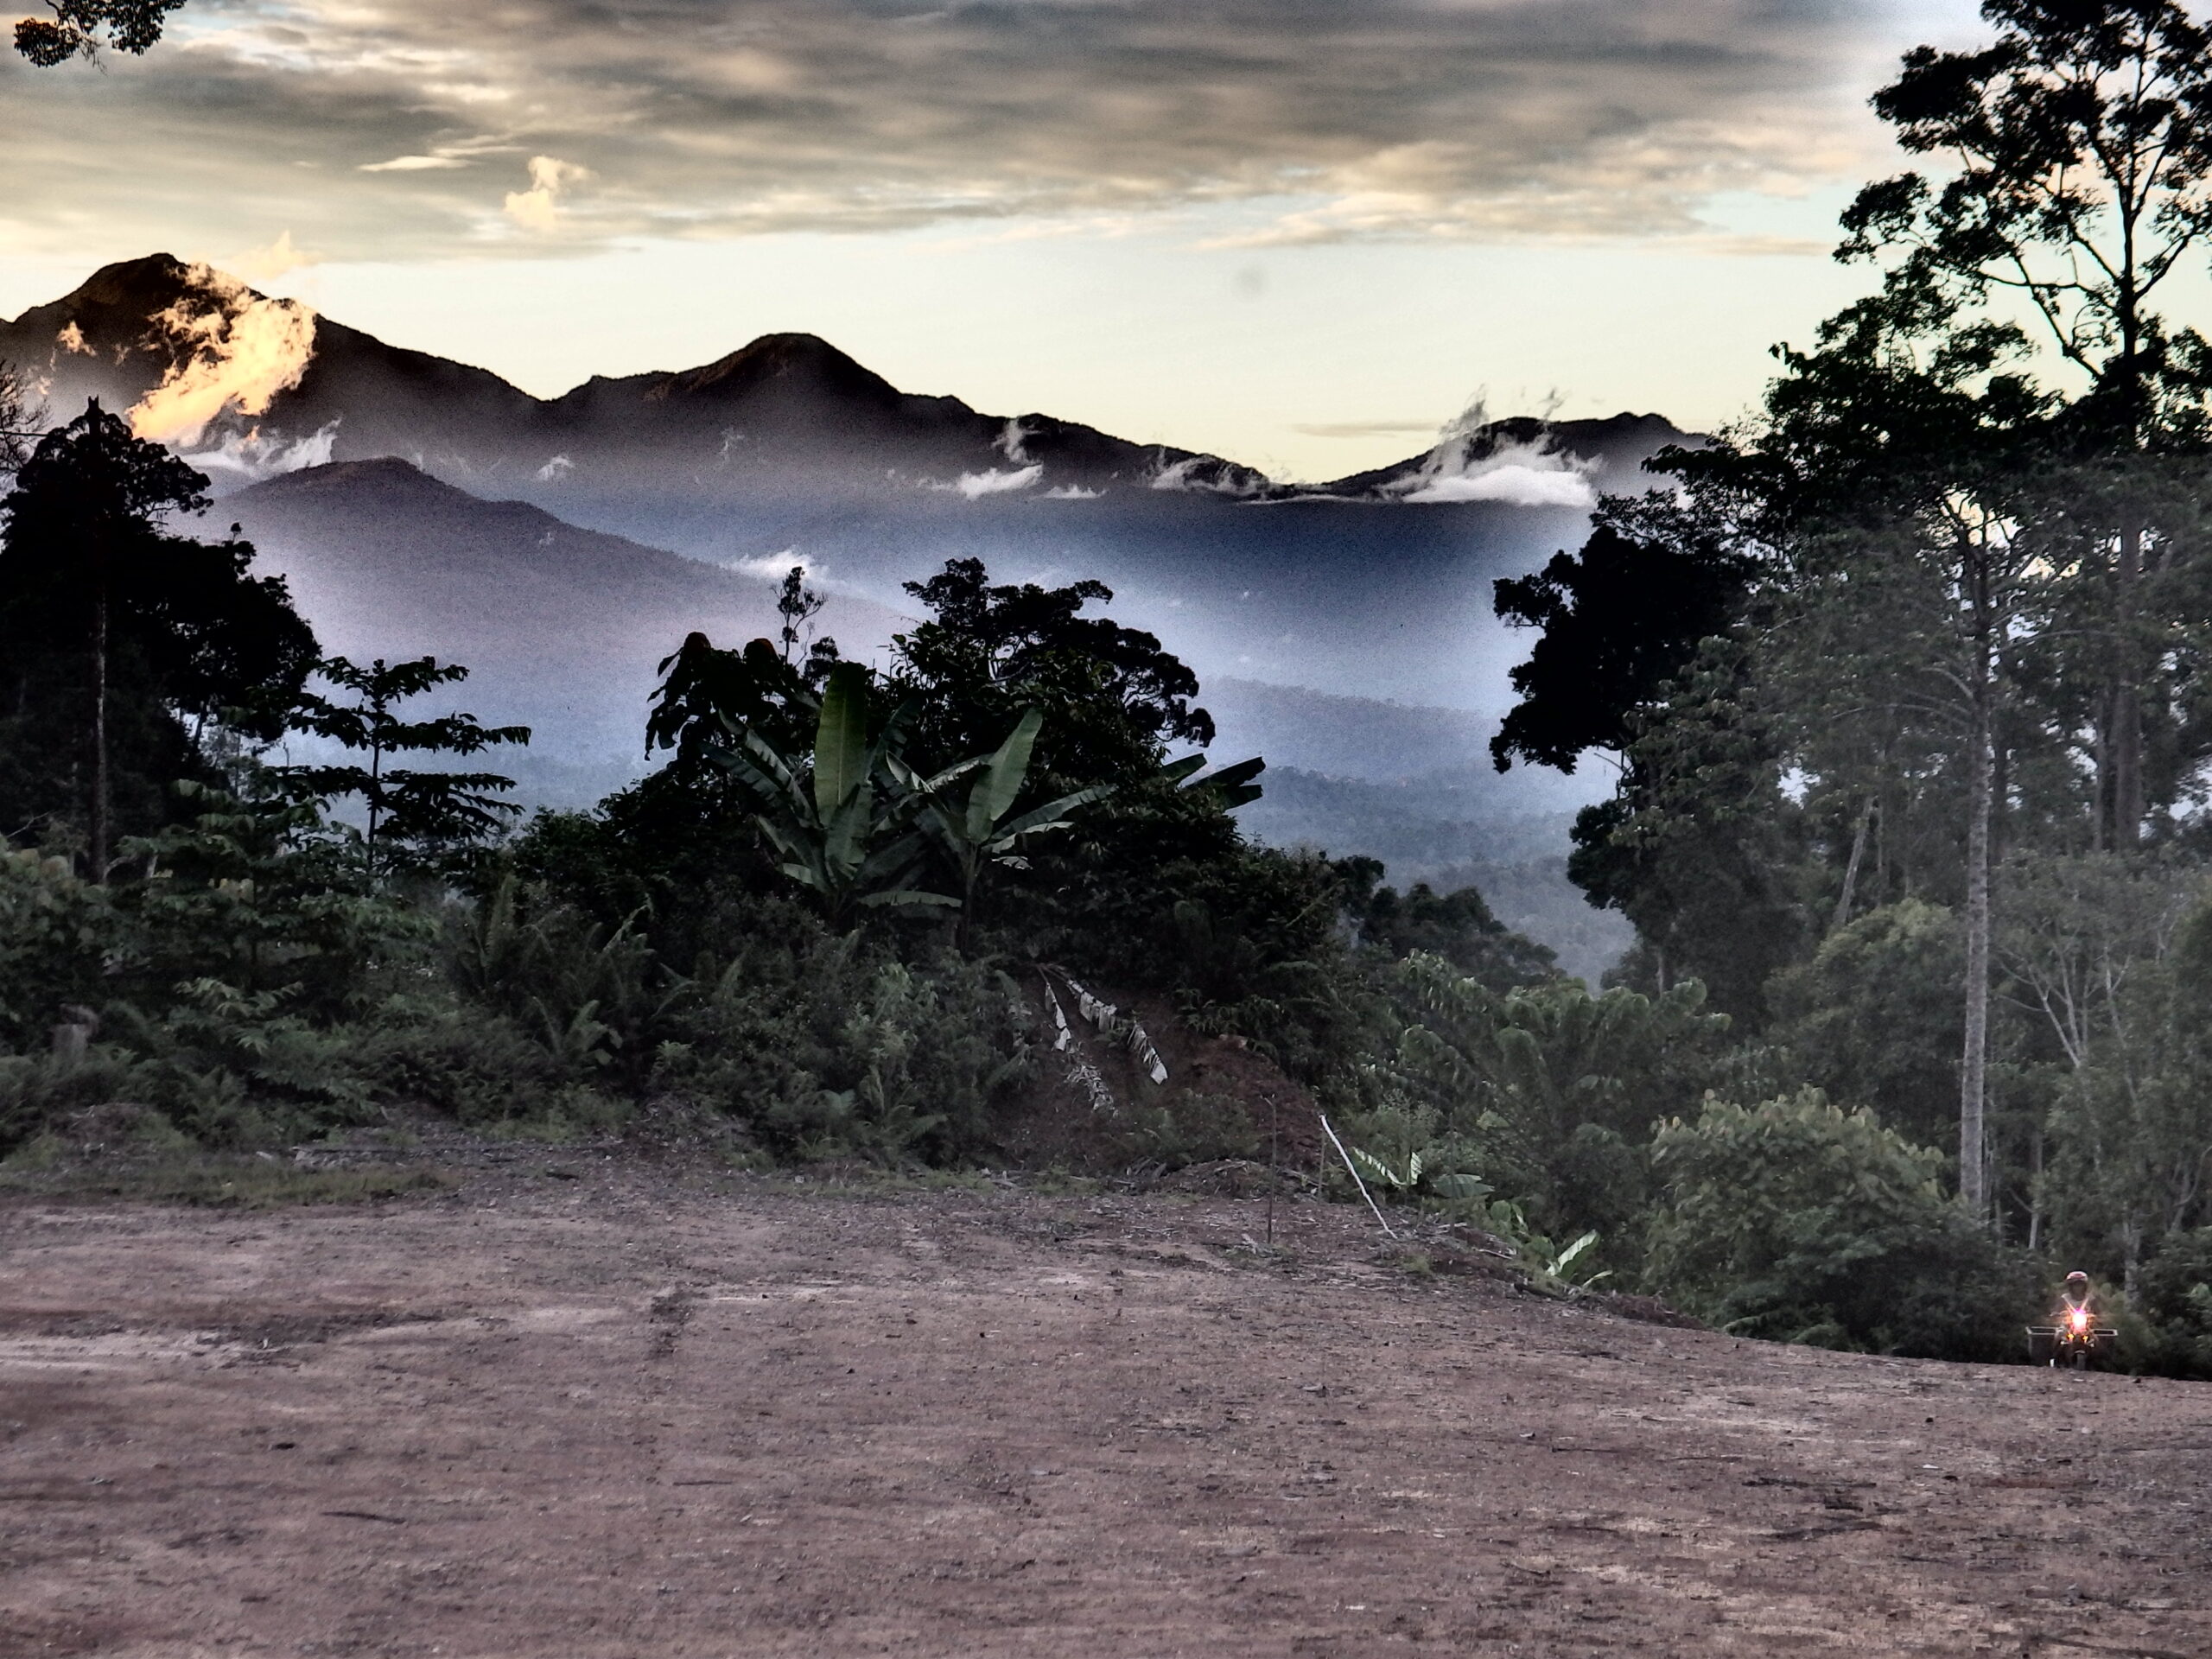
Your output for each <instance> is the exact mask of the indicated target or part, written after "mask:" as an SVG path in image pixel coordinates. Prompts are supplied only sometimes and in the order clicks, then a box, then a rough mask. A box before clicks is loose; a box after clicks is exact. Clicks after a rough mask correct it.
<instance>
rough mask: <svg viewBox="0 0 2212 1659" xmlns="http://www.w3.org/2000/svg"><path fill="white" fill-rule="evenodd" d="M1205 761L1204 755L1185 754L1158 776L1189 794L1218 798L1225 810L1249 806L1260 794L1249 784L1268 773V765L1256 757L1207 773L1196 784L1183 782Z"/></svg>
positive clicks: (1162, 769) (1202, 767)
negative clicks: (1226, 808) (1205, 794)
mask: <svg viewBox="0 0 2212 1659" xmlns="http://www.w3.org/2000/svg"><path fill="white" fill-rule="evenodd" d="M1205 764H1206V758H1205V756H1204V755H1203V754H1186V755H1185V756H1184V757H1183V758H1182V759H1181V760H1171V761H1169V762H1168V763H1167V764H1166V766H1162V767H1161V768H1160V776H1161V777H1162V778H1164V779H1166V780H1167V781H1168V782H1169V783H1171V784H1176V785H1180V786H1181V787H1182V788H1183V789H1185V790H1186V791H1190V792H1191V793H1192V794H1198V793H1201V792H1203V793H1207V794H1211V795H1216V796H1218V797H1219V798H1220V800H1221V804H1222V805H1223V806H1224V807H1235V806H1248V805H1249V804H1251V803H1252V802H1254V801H1256V800H1258V799H1259V798H1260V797H1261V795H1262V793H1263V791H1262V789H1261V786H1260V785H1257V784H1255V783H1254V782H1253V781H1252V780H1253V779H1255V778H1257V777H1258V776H1259V775H1260V774H1261V773H1262V772H1265V771H1266V770H1267V769H1268V763H1267V762H1266V761H1265V760H1262V759H1261V758H1260V757H1259V756H1258V755H1256V754H1255V755H1254V756H1253V757H1252V758H1251V759H1250V760H1238V761H1236V762H1235V763H1233V764H1232V765H1230V766H1223V767H1220V768H1219V769H1217V770H1216V771H1213V772H1207V773H1206V775H1205V777H1203V778H1201V779H1198V782H1196V783H1194V784H1193V783H1185V782H1184V779H1187V778H1189V777H1190V776H1192V773H1194V772H1199V771H1201V770H1203V769H1204V767H1205Z"/></svg>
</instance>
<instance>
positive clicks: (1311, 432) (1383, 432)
mask: <svg viewBox="0 0 2212 1659" xmlns="http://www.w3.org/2000/svg"><path fill="white" fill-rule="evenodd" d="M1291 430H1292V431H1294V432H1296V433H1299V434H1300V435H1302V436H1305V437H1309V438H1395V437H1398V436H1400V435H1403V434H1407V433H1414V432H1419V433H1424V434H1426V433H1430V432H1433V431H1435V430H1436V423H1435V422H1434V421H1308V422H1301V423H1294V424H1293V425H1292V427H1291Z"/></svg>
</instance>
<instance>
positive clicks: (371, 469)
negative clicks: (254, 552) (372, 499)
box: [253, 455, 480, 505]
mask: <svg viewBox="0 0 2212 1659" xmlns="http://www.w3.org/2000/svg"><path fill="white" fill-rule="evenodd" d="M253 489H254V492H255V493H257V494H259V495H264V496H267V497H270V499H282V498H284V497H287V496H302V495H315V494H327V493H331V492H333V491H337V492H342V493H345V494H346V495H348V496H359V495H362V494H375V495H379V496H382V497H385V498H386V499H401V498H405V499H414V500H417V501H424V502H432V501H441V502H463V501H466V502H468V503H470V504H472V505H480V502H479V499H478V498H477V497H475V496H473V495H471V494H469V493H468V492H467V491H466V490H463V489H457V488H455V487H454V486H453V485H451V484H448V483H445V482H443V481H442V480H438V479H435V478H433V477H431V476H430V475H429V474H428V473H426V472H424V471H423V469H422V468H421V467H417V466H416V464H415V463H414V462H413V461H407V460H404V459H403V458H402V457H400V456H398V455H378V456H376V457H374V458H373V459H372V460H368V461H329V462H327V463H325V464H324V465H322V466H320V467H301V468H300V469H299V470H298V471H297V472H291V473H280V474H277V476H275V477H274V478H270V479H265V480H263V481H262V482H260V483H258V484H257V485H255V486H253Z"/></svg>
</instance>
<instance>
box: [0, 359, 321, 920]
mask: <svg viewBox="0 0 2212 1659" xmlns="http://www.w3.org/2000/svg"><path fill="white" fill-rule="evenodd" d="M206 483H207V480H206V479H204V478H202V477H201V476H200V474H198V473H196V472H194V471H193V470H192V468H191V467H187V466H186V465H185V464H184V463H183V462H181V461H178V460H177V459H176V458H175V456H173V455H171V454H169V453H168V451H167V450H166V449H164V448H162V447H161V446H160V445H158V444H154V443H148V442H144V441H143V440H141V439H138V438H136V437H134V436H132V435H131V433H130V428H129V427H127V426H126V425H125V424H124V423H123V422H122V421H121V420H119V419H118V418H117V417H116V416H112V415H111V414H108V413H107V412H106V411H105V410H102V409H101V408H100V406H99V404H98V403H97V402H94V403H92V404H88V405H87V406H86V410H85V412H84V414H82V415H81V416H79V417H78V418H77V419H76V420H74V421H73V422H71V423H69V424H68V425H67V426H66V427H63V428H60V429H58V430H56V431H54V432H50V433H48V435H46V436H45V437H43V438H42V439H41V440H40V442H39V443H38V446H37V448H35V450H34V451H33V452H32V454H31V456H30V459H29V461H25V462H24V463H23V466H22V469H21V470H20V471H19V472H18V473H17V474H16V482H15V487H14V488H13V489H12V490H11V491H10V493H8V495H7V496H6V498H5V499H0V512H5V513H6V514H7V525H6V529H5V531H4V533H0V663H4V664H6V670H5V680H4V683H0V818H4V820H5V823H6V828H7V829H8V831H9V832H10V833H14V834H21V833H22V831H23V829H25V828H26V827H28V826H31V825H35V824H37V823H41V822H42V823H47V824H48V825H54V824H58V823H74V824H76V825H78V826H79V827H80V828H81V829H82V831H83V833H84V834H85V836H86V843H87V846H88V850H89V854H90V869H91V873H92V876H93V878H94V879H95V880H105V876H106V872H107V868H108V865H109V861H110V852H111V847H112V845H113V839H114V829H115V823H116V820H117V818H118V792H121V793H122V794H123V795H124V796H126V797H127V798H126V799H124V801H123V802H122V804H121V806H122V810H121V812H120V817H121V819H122V821H123V822H124V824H125V825H126V826H127V827H132V828H141V829H151V828H153V827H155V826H156V825H157V824H158V823H161V822H162V815H163V814H164V812H165V811H166V809H167V804H168V803H167V801H166V799H165V794H166V791H167V789H168V785H170V784H172V783H174V782H175V781H176V780H178V779H181V778H186V777H190V776H193V775H195V774H196V773H199V772H204V771H205V770H206V768H207V762H206V759H205V755H204V753H203V745H202V740H203V738H204V737H205V736H206V735H207V734H208V732H209V731H210V729H211V728H227V729H229V730H232V731H234V732H237V733H238V734H243V735H244V736H245V737H247V738H250V739H253V740H258V741H268V740H271V739H274V738H275V737H277V735H279V734H281V733H282V732H283V728H284V725H285V721H286V717H287V715H288V714H289V710H290V708H291V706H292V703H293V702H294V700H295V699H296V697H297V696H298V695H299V691H300V688H301V686H302V683H303V682H304V680H305V679H306V677H307V675H308V671H309V670H310V669H311V668H312V667H313V665H314V664H315V658H316V654H317V653H316V651H315V635H314V633H313V632H311V631H310V630H309V629H308V625H307V624H306V623H305V622H304V621H302V620H301V619H300V617H299V616H298V614H297V613H295V612H294V611H293V609H292V607H291V601H290V597H289V594H287V592H286V590H285V587H284V583H283V581H282V580H281V579H280V578H277V577H263V578H259V579H256V578H254V577H252V576H250V575H248V574H247V571H248V568H249V567H250V566H251V563H252V560H253V549H252V547H251V545H250V544H249V543H246V542H244V541H242V540H240V539H238V536H237V533H236V526H232V536H231V537H230V539H228V540H226V541H223V542H219V543H203V542H198V541H194V540H191V539H189V538H188V537H181V536H176V535H172V534H170V533H169V532H168V530H167V529H166V528H165V525H166V523H167V520H168V518H169V516H170V515H172V514H174V513H177V512H200V511H202V510H203V509H204V508H205V507H206V505H207V496H206V494H205V493H204V486H205V485H206Z"/></svg>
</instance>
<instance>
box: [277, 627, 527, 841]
mask: <svg viewBox="0 0 2212 1659" xmlns="http://www.w3.org/2000/svg"><path fill="white" fill-rule="evenodd" d="M318 672H319V673H321V676H322V677H323V678H325V679H327V680H328V681H329V682H330V683H332V684H334V685H336V686H339V687H341V688H343V689H344V690H347V691H351V692H353V694H354V695H353V701H352V702H332V701H330V700H329V699H328V698H326V697H321V696H306V697H303V698H302V699H301V702H300V707H299V710H298V712H297V713H296V715H294V721H293V723H294V724H295V725H296V727H297V728H299V729H300V730H302V731H307V732H312V733H314V734H315V735H316V736H318V737H326V738H329V739H331V740H332V741H334V742H337V743H340V744H343V745H344V746H345V747H346V748H348V749H351V750H353V752H354V753H359V754H365V755H366V756H367V757H368V764H367V765H366V766H359V765H353V764H348V765H344V766H288V767H285V768H283V774H282V775H283V777H284V778H285V779H288V780H289V781H291V782H294V783H295V784H296V785H298V786H300V787H301V788H302V789H303V790H304V791H306V792H308V793H310V794H313V795H315V796H317V797H320V798H322V799H323V800H326V801H329V800H335V799H338V798H340V797H343V796H347V795H358V796H359V797H360V798H361V800H362V802H363V804H365V807H366V808H367V810H368V820H369V821H368V825H367V828H366V829H365V832H364V834H363V836H362V840H361V851H362V861H363V863H364V864H365V866H366V868H367V871H368V874H370V875H371V876H372V877H375V876H379V875H387V874H392V873H393V872H395V871H397V870H401V869H405V868H416V867H423V866H427V865H429V864H431V863H434V862H435V861H436V859H437V858H438V856H439V855H442V854H444V853H448V852H450V851H452V850H453V849H456V848H459V847H464V846H466V845H467V844H468V843H470V842H475V841H480V840H481V839H482V838H483V837H485V836H488V835H490V834H491V833H492V832H493V830H495V829H499V826H500V825H501V824H502V823H505V821H506V820H508V819H509V818H512V817H513V816H514V815H515V814H516V813H518V812H519V811H521V810H522V809H521V808H520V807H519V806H518V805H516V804H514V803H513V802H512V801H507V800H502V799H501V798H499V797H500V794H501V792H502V791H506V790H509V789H512V788H513V787H514V779H512V778H504V777H501V776H500V775H499V774H498V773H497V772H420V771H416V770H414V769H412V768H400V769H388V768H387V766H386V764H385V763H386V760H388V758H389V757H390V756H392V755H395V754H424V753H429V754H475V753H480V752H481V751H483V750H485V749H487V748H490V747H493V746H494V745H497V744H502V743H527V742H529V741H530V728H529V727H527V726H485V725H482V724H480V723H479V722H478V721H477V718H476V716H475V715H466V714H451V715H440V716H439V717H437V718H436V719H435V720H417V721H407V720H402V719H400V717H399V716H398V715H397V713H396V712H394V709H395V705H397V704H398V703H401V702H405V701H406V700H407V699H408V698H410V697H413V696H420V695H421V694H422V693H423V692H425V691H427V690H429V689H430V688H431V687H432V686H435V685H451V684H453V683H455V682H457V681H461V680H465V679H467V677H468V671H467V669H465V668H462V667H461V666H460V665H459V664H453V663H448V664H440V663H439V661H438V659H437V658H435V657H421V658H416V659H415V660H413V661H411V662H404V663H389V664H388V663H386V662H385V660H384V658H381V657H379V658H377V659H376V660H375V661H374V662H372V663H371V664H369V665H368V666H367V667H365V668H363V667H360V666H359V665H358V664H354V663H351V662H348V661H347V660H346V658H343V657H334V658H331V659H330V660H329V661H328V662H327V663H324V664H321V667H320V668H319V670H318Z"/></svg>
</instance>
